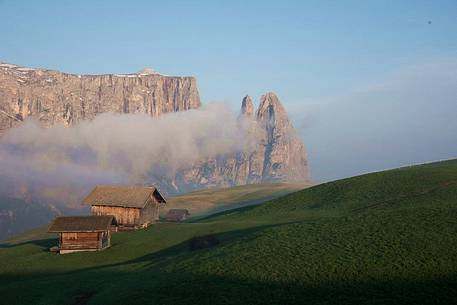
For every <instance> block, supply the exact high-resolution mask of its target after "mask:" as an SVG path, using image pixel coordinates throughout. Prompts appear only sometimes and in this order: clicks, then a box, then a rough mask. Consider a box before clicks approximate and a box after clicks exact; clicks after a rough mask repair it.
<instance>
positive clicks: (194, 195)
mask: <svg viewBox="0 0 457 305" xmlns="http://www.w3.org/2000/svg"><path fill="white" fill-rule="evenodd" d="M311 185H312V184H311V183H310V182H296V183H265V184H249V185H243V186H236V187H231V188H214V189H207V190H200V191H195V192H191V193H186V194H182V195H177V196H174V197H169V198H167V204H166V206H165V208H164V209H162V211H161V214H162V216H165V214H166V212H167V211H168V210H169V209H173V208H179V209H188V210H189V211H190V213H191V218H195V217H203V216H205V215H210V214H214V213H217V212H221V211H225V210H228V209H235V208H239V207H246V206H251V205H255V204H260V203H262V202H265V201H268V200H271V199H273V198H278V197H281V196H283V195H285V194H289V193H292V192H295V191H298V190H302V189H304V188H307V187H309V186H311ZM0 206H1V200H0ZM33 207H34V206H31V208H33ZM29 209H30V208H29ZM36 210H38V211H40V208H37V209H36ZM64 212H65V211H64ZM71 212H73V213H71V214H70V215H72V214H75V212H74V211H71ZM82 212H83V211H80V213H79V214H81V213H82ZM63 215H67V214H65V213H63ZM32 216H33V215H32ZM32 216H30V217H32ZM54 217H55V216H54V215H53V214H50V215H48V216H47V218H44V219H43V218H39V217H37V219H35V220H34V221H30V220H29V219H28V218H24V217H23V218H20V217H17V216H16V217H15V219H16V220H17V221H16V222H20V223H23V224H24V225H27V228H32V227H36V226H38V225H41V224H43V223H45V222H46V219H48V220H49V219H53V218H54ZM1 220H2V219H1V210H0V229H2V225H1V224H2V221H1ZM8 224H9V223H7V222H3V225H4V226H5V231H6V227H7V225H8ZM47 230H48V225H44V226H41V227H36V228H34V229H32V230H20V231H25V232H23V233H20V234H15V235H14V237H12V238H10V239H8V240H7V242H8V243H10V244H11V243H20V242H25V241H29V240H34V239H44V238H50V237H51V236H54V235H53V234H48V233H47ZM0 231H1V230H0ZM5 233H6V232H5ZM4 236H7V235H4ZM9 236H11V234H9ZM0 240H2V235H1V232H0Z"/></svg>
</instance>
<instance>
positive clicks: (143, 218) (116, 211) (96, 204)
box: [83, 186, 166, 229]
mask: <svg viewBox="0 0 457 305" xmlns="http://www.w3.org/2000/svg"><path fill="white" fill-rule="evenodd" d="M83 203H84V204H87V205H90V206H91V212H92V215H113V216H114V217H115V218H116V221H117V223H118V225H119V227H120V228H121V229H128V228H135V229H136V228H144V227H147V226H149V225H150V224H152V223H154V222H155V221H157V220H159V208H160V206H162V205H163V204H165V203H166V201H165V199H164V198H163V196H162V195H161V194H160V193H159V191H158V190H157V189H156V188H155V187H146V186H97V187H96V188H95V189H94V190H93V191H92V192H91V193H90V194H89V195H87V197H86V198H85V199H84V201H83Z"/></svg>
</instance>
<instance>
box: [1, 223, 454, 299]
mask: <svg viewBox="0 0 457 305" xmlns="http://www.w3.org/2000/svg"><path fill="white" fill-rule="evenodd" d="M292 223H295V222H292ZM281 225H284V224H275V225H265V226H260V227H254V228H250V229H244V230H235V231H229V232H224V233H220V234H216V236H217V238H218V239H219V240H220V241H221V244H226V243H229V242H231V241H233V240H235V239H238V238H243V239H250V238H256V234H257V233H259V232H260V231H262V230H266V229H268V228H271V227H275V226H281ZM54 242H55V240H53V239H45V240H39V241H33V242H26V243H23V244H27V243H33V244H35V245H38V246H40V247H43V248H44V247H48V246H49V245H52V244H53V243H54ZM14 246H18V245H9V247H14ZM216 247H218V246H216ZM107 251H109V250H107ZM200 251H211V249H203V250H197V251H191V250H190V248H189V241H188V240H186V241H184V242H181V243H179V244H176V245H174V246H172V247H169V248H166V249H163V250H161V251H157V252H155V253H149V254H146V255H144V256H141V257H138V258H135V259H132V260H127V261H124V262H120V263H113V264H105V265H101V266H97V267H90V268H83V269H80V270H75V271H71V272H60V273H41V274H38V273H30V274H21V275H0V294H1V295H2V301H3V302H5V304H36V303H42V304H49V305H52V304H79V305H85V304H87V305H88V304H130V305H135V304H164V305H167V304H173V305H175V304H192V305H195V304H201V305H206V304H233V305H236V304H253V305H256V304H288V305H292V304H318V305H324V304H327V305H328V304H342V305H349V304H373V305H384V304H402V305H404V304H423V305H428V304H446V305H447V304H455V300H457V275H455V274H451V275H447V276H441V277H439V276H434V277H433V276H427V275H423V276H421V278H413V277H411V278H408V279H399V278H398V277H395V276H394V274H390V275H385V274H372V275H370V279H367V277H365V278H363V277H362V276H360V277H357V276H355V277H354V278H353V279H350V280H345V281H343V280H340V281H330V280H329V279H328V277H322V276H321V277H320V276H319V275H311V276H310V278H304V277H300V278H299V280H296V279H294V278H288V277H287V276H281V277H279V279H281V281H279V280H277V281H275V280H274V279H275V275H271V274H266V275H267V277H265V276H264V275H265V274H263V275H259V277H258V278H259V279H252V278H251V279H249V278H247V277H241V274H243V273H242V272H241V273H240V275H238V276H233V274H234V272H232V268H233V267H239V266H226V269H225V270H223V271H222V272H221V271H219V272H218V274H217V275H216V274H214V273H212V272H211V271H210V270H209V271H208V272H209V273H211V274H208V273H202V272H198V271H197V270H192V268H191V266H188V265H187V268H185V269H181V270H179V269H177V267H174V266H172V264H169V263H170V262H176V261H180V260H181V259H184V258H185V259H189V255H191V256H193V255H195V256H197V257H198V255H199V254H200V253H202V252H200ZM50 255H51V254H50ZM130 264H131V265H132V268H130V266H128V265H130ZM135 264H139V265H135ZM138 266H140V267H139V268H138ZM111 267H120V268H111ZM245 267H246V268H248V267H249V266H245ZM277 273H281V270H277ZM247 274H249V273H247ZM329 274H331V271H329ZM251 276H252V275H251ZM260 278H263V280H260ZM266 278H268V280H266ZM334 278H338V277H337V276H335V277H334Z"/></svg>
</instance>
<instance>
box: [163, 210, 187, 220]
mask: <svg viewBox="0 0 457 305" xmlns="http://www.w3.org/2000/svg"><path fill="white" fill-rule="evenodd" d="M189 215H190V213H189V210H186V209H170V210H169V211H168V213H167V216H166V218H167V219H168V220H180V219H182V217H183V216H189Z"/></svg>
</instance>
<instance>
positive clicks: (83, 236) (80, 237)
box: [60, 232, 101, 250]
mask: <svg viewBox="0 0 457 305" xmlns="http://www.w3.org/2000/svg"><path fill="white" fill-rule="evenodd" d="M100 234H101V233H100ZM60 242H61V245H60V247H61V249H65V250H76V249H98V248H99V233H98V232H75V233H66V232H65V233H61V239H60Z"/></svg>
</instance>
